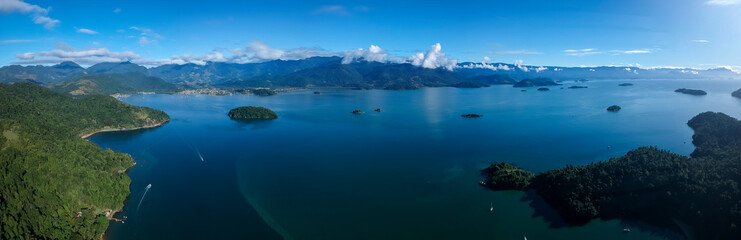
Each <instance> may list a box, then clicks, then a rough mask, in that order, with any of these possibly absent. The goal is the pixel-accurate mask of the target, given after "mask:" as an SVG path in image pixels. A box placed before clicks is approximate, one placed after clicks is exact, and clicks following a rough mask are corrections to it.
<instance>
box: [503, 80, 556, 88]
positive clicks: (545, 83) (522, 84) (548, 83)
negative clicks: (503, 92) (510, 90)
mask: <svg viewBox="0 0 741 240" xmlns="http://www.w3.org/2000/svg"><path fill="white" fill-rule="evenodd" d="M558 85H561V84H559V83H557V82H555V81H553V79H550V78H527V79H522V81H519V82H517V83H515V84H514V85H513V87H542V86H558Z"/></svg>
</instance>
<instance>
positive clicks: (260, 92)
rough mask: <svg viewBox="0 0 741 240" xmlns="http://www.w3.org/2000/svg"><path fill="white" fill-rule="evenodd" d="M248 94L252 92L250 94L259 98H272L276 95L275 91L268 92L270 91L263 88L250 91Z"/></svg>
mask: <svg viewBox="0 0 741 240" xmlns="http://www.w3.org/2000/svg"><path fill="white" fill-rule="evenodd" d="M250 92H252V94H255V95H257V96H261V97H267V96H273V95H275V94H277V93H276V92H275V91H273V90H270V89H265V88H260V89H251V90H250Z"/></svg>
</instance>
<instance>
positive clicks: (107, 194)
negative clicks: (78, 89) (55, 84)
mask: <svg viewBox="0 0 741 240" xmlns="http://www.w3.org/2000/svg"><path fill="white" fill-rule="evenodd" d="M169 119H170V118H169V116H167V114H165V113H164V112H162V111H158V110H154V109H150V108H144V107H136V106H131V105H129V104H126V103H123V102H120V101H118V100H116V99H115V98H113V97H109V96H100V95H98V96H90V97H85V98H81V99H74V98H71V97H68V96H65V95H62V94H59V93H56V92H54V91H52V90H50V89H48V88H44V87H41V86H38V85H36V84H32V83H16V84H12V85H5V84H0V132H2V135H0V181H2V182H1V183H0V219H2V222H1V223H0V239H99V238H100V236H101V234H103V232H104V231H105V229H106V228H107V226H108V219H107V218H106V217H105V216H101V215H99V214H100V213H101V212H103V211H104V210H105V209H112V210H114V211H115V210H117V209H120V208H121V207H122V206H123V201H124V200H125V199H126V197H127V196H128V194H129V183H130V181H131V180H130V179H129V177H128V176H127V175H126V173H125V170H126V169H127V168H129V167H131V166H132V165H133V161H132V159H131V157H130V156H129V155H127V154H123V153H119V152H114V151H111V150H103V149H100V148H99V147H98V146H97V145H95V144H94V143H92V142H89V141H87V140H84V139H82V138H80V136H82V135H84V134H88V133H91V132H95V131H98V130H101V129H110V128H114V129H122V128H135V127H142V126H149V125H156V124H161V123H164V122H166V121H169ZM78 212H82V216H80V217H78V216H77V214H78Z"/></svg>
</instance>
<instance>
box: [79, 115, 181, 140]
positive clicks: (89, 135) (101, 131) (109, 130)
mask: <svg viewBox="0 0 741 240" xmlns="http://www.w3.org/2000/svg"><path fill="white" fill-rule="evenodd" d="M169 121H170V120H167V121H164V122H161V123H157V124H154V125H145V126H141V127H135V128H112V129H100V130H96V131H93V132H91V133H87V134H84V135H82V136H80V138H82V139H85V140H87V139H88V138H89V137H92V136H93V135H95V134H98V133H104V132H124V131H133V130H140V129H147V128H156V127H159V126H162V125H164V124H165V123H167V122H169Z"/></svg>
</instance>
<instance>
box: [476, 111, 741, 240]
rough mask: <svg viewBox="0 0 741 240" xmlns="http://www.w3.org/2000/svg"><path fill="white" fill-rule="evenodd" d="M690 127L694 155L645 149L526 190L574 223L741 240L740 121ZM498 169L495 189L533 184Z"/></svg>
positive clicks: (721, 117) (551, 176) (709, 115)
mask: <svg viewBox="0 0 741 240" xmlns="http://www.w3.org/2000/svg"><path fill="white" fill-rule="evenodd" d="M687 124H688V125H689V126H690V127H691V128H692V129H693V130H694V131H695V134H694V136H693V137H692V139H693V141H692V143H693V144H694V145H695V146H696V149H695V151H694V152H692V154H690V157H685V156H681V155H678V154H674V153H671V152H668V151H664V150H660V149H658V148H655V147H641V148H638V149H636V150H633V151H630V152H628V153H627V154H625V156H622V157H618V158H612V159H610V160H609V161H605V162H597V163H592V164H589V165H586V166H579V167H576V166H566V167H565V168H562V169H556V170H551V171H547V172H544V173H540V174H538V175H537V176H535V177H534V178H533V179H532V181H531V182H530V184H529V186H528V187H525V188H532V189H534V190H535V191H536V192H537V193H538V194H539V195H540V196H542V197H543V199H545V201H546V202H548V203H549V204H550V205H551V206H552V207H553V208H555V209H556V211H557V212H559V213H560V215H561V216H562V217H563V218H564V219H565V220H566V221H567V222H570V223H573V224H583V223H586V222H588V221H589V220H591V219H594V218H603V219H614V218H623V219H632V220H639V221H643V222H647V223H650V224H653V225H656V226H661V227H666V228H671V229H675V230H677V231H679V232H684V233H685V234H691V233H692V232H694V234H695V236H688V237H689V238H690V239H692V238H695V239H741V231H739V224H741V188H739V186H741V169H740V168H741V121H738V120H736V119H734V118H732V117H729V116H728V115H725V114H723V113H713V112H705V113H702V114H699V115H697V116H695V117H694V118H692V120H690V121H689V122H688V123H687ZM492 166H493V167H497V166H500V165H497V164H495V165H492ZM493 167H490V168H488V169H487V170H485V171H487V172H493V174H489V177H488V179H487V180H486V183H487V186H488V187H489V188H491V189H496V190H498V189H513V190H516V189H523V187H521V185H522V184H525V183H527V181H526V180H527V175H525V176H524V177H523V175H524V174H523V173H522V172H523V171H522V170H519V169H513V167H509V166H506V165H505V166H504V167H498V168H495V169H492V168H493ZM500 169H504V170H500ZM492 170H494V171H492ZM513 183H514V184H513ZM676 222H682V223H684V224H686V225H688V226H689V227H690V228H692V229H691V230H690V231H685V230H686V229H681V228H682V227H680V225H684V224H677V223H676Z"/></svg>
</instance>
